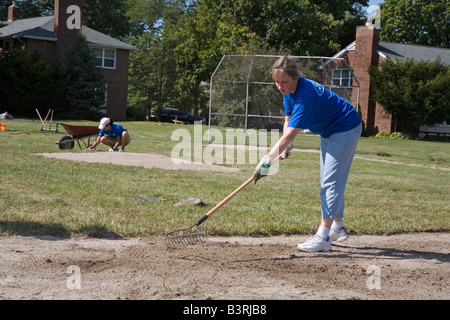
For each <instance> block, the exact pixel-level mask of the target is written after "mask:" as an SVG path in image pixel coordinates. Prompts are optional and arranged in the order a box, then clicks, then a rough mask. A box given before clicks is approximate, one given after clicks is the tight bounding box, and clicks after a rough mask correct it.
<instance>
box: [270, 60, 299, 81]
mask: <svg viewBox="0 0 450 320" xmlns="http://www.w3.org/2000/svg"><path fill="white" fill-rule="evenodd" d="M279 72H280V73H286V74H287V75H288V76H290V77H291V78H292V79H299V78H300V77H303V73H302V72H301V71H300V69H299V67H298V64H297V62H296V61H295V60H294V58H291V57H286V56H285V57H281V58H279V59H278V60H277V61H276V62H275V63H274V64H273V66H272V71H271V74H272V77H273V76H274V74H276V73H279Z"/></svg>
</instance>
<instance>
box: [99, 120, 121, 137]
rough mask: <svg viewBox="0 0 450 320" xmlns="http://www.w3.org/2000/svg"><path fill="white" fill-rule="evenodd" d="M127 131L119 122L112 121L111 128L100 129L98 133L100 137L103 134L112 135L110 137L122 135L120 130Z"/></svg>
mask: <svg viewBox="0 0 450 320" xmlns="http://www.w3.org/2000/svg"><path fill="white" fill-rule="evenodd" d="M124 131H127V130H126V129H125V128H124V127H122V126H121V125H120V124H117V123H113V124H112V125H111V130H105V129H102V130H100V133H99V134H98V135H99V136H100V137H103V136H104V135H105V134H106V135H108V136H110V137H112V138H118V137H121V136H122V132H124Z"/></svg>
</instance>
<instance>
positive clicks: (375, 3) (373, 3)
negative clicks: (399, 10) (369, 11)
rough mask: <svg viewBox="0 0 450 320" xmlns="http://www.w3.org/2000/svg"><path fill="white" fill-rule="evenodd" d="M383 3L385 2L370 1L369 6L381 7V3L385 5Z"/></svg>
mask: <svg viewBox="0 0 450 320" xmlns="http://www.w3.org/2000/svg"><path fill="white" fill-rule="evenodd" d="M383 2H384V0H370V1H369V6H371V5H375V6H377V5H379V4H380V3H383Z"/></svg>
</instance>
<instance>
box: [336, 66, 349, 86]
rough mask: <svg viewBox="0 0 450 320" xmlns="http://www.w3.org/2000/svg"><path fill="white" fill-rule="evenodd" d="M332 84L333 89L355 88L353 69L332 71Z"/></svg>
mask: <svg viewBox="0 0 450 320" xmlns="http://www.w3.org/2000/svg"><path fill="white" fill-rule="evenodd" d="M331 84H332V86H333V87H351V86H353V70H352V69H335V70H332V71H331Z"/></svg>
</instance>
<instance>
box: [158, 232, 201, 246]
mask: <svg viewBox="0 0 450 320" xmlns="http://www.w3.org/2000/svg"><path fill="white" fill-rule="evenodd" d="M204 229H205V231H202V232H196V233H187V234H178V235H173V234H175V233H177V231H174V232H171V233H169V234H167V235H166V237H165V238H164V241H165V242H166V245H167V247H169V248H176V247H180V246H186V245H193V244H198V243H201V242H206V241H207V240H208V239H207V234H206V233H207V229H206V228H204Z"/></svg>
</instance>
